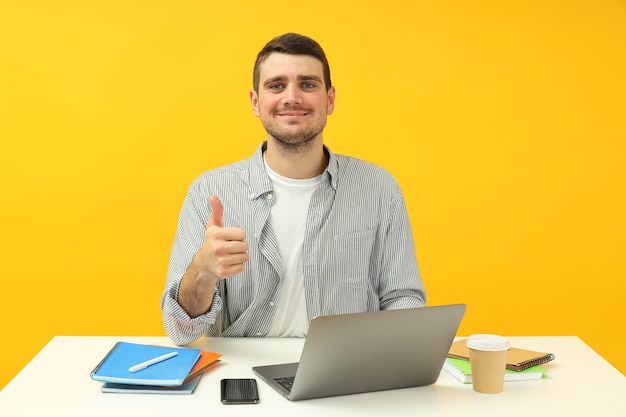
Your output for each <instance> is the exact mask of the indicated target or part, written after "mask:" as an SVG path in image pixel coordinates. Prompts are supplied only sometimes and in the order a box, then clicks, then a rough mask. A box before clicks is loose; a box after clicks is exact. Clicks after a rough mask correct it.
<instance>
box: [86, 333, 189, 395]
mask: <svg viewBox="0 0 626 417" xmlns="http://www.w3.org/2000/svg"><path fill="white" fill-rule="evenodd" d="M170 352H176V353H177V355H176V356H174V357H172V358H170V359H167V360H164V361H162V362H159V363H156V364H154V365H151V366H148V367H147V368H145V369H142V370H140V371H137V372H131V371H130V370H129V368H130V367H132V366H135V365H137V364H140V363H142V362H146V361H149V360H150V359H154V358H157V357H159V356H162V355H164V354H167V353H170ZM198 358H200V349H190V348H175V347H164V346H154V345H144V344H138V343H129V342H117V343H116V344H115V346H113V348H111V350H110V351H109V352H108V353H107V355H106V356H105V357H104V358H103V359H102V361H100V363H99V364H98V365H96V367H95V368H94V369H93V370H92V371H91V374H90V375H91V379H93V380H95V381H101V382H115V383H119V384H140V385H158V386H178V385H183V383H184V382H185V379H187V376H188V375H189V371H191V369H192V368H193V366H194V365H195V364H196V362H197V361H198Z"/></svg>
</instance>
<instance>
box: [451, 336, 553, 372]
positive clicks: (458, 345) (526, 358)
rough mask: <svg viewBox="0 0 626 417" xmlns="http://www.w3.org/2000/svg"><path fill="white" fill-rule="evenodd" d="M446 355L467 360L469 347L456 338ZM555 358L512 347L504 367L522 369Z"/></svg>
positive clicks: (547, 354)
mask: <svg viewBox="0 0 626 417" xmlns="http://www.w3.org/2000/svg"><path fill="white" fill-rule="evenodd" d="M448 356H449V357H451V358H457V359H464V360H469V349H468V347H467V345H466V340H465V339H463V340H457V341H456V342H454V343H452V346H450V351H449V352H448ZM554 359H555V356H554V354H553V353H544V352H535V351H532V350H526V349H520V348H515V347H512V348H510V349H509V354H508V356H507V358H506V369H510V370H512V371H523V370H524V369H528V368H530V367H532V366H536V365H543V364H544V363H548V362H550V361H552V360H554Z"/></svg>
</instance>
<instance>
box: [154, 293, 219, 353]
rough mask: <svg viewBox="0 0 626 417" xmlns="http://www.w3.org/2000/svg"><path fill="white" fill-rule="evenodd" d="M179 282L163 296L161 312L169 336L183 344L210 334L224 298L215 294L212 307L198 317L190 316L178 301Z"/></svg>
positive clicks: (175, 341) (177, 342)
mask: <svg viewBox="0 0 626 417" xmlns="http://www.w3.org/2000/svg"><path fill="white" fill-rule="evenodd" d="M178 288H179V284H177V283H174V284H173V285H172V287H171V288H169V289H168V290H166V291H165V292H164V293H163V295H162V297H161V312H162V316H163V325H164V327H165V331H166V332H167V335H168V336H169V338H170V339H171V340H172V341H173V342H174V343H176V344H177V345H179V346H183V345H186V344H189V343H191V342H193V341H194V340H197V339H198V338H200V337H202V336H203V335H205V334H208V333H209V331H210V329H211V327H212V326H213V325H214V324H215V322H216V317H217V314H218V313H219V311H220V310H221V309H222V300H221V297H220V296H219V295H218V294H214V300H213V302H212V303H211V309H210V310H209V311H208V312H207V313H206V314H202V315H200V316H197V317H194V318H192V317H190V316H189V315H188V314H187V312H186V311H185V310H184V309H183V307H182V306H181V305H180V304H179V303H178V301H177V293H178Z"/></svg>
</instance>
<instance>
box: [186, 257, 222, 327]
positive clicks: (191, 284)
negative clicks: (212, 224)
mask: <svg viewBox="0 0 626 417" xmlns="http://www.w3.org/2000/svg"><path fill="white" fill-rule="evenodd" d="M198 258H199V256H198V253H197V254H196V256H194V258H193V260H192V261H191V264H190V265H189V267H188V268H187V270H186V271H185V275H183V278H182V280H181V283H180V288H179V291H178V297H177V301H178V304H179V305H180V306H181V307H182V308H183V310H185V312H186V313H187V314H188V315H189V317H191V318H195V317H198V316H200V315H202V314H205V313H207V312H208V311H209V310H210V309H211V305H212V303H213V297H214V295H215V288H216V285H217V282H218V278H217V277H216V276H215V275H213V274H211V273H210V272H209V271H208V270H207V269H206V268H202V267H201V266H200V262H199V260H198Z"/></svg>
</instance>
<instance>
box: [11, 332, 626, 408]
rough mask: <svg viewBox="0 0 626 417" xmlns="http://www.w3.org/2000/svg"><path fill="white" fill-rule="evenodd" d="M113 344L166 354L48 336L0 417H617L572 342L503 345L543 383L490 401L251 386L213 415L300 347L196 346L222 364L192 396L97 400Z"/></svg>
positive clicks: (612, 381)
mask: <svg viewBox="0 0 626 417" xmlns="http://www.w3.org/2000/svg"><path fill="white" fill-rule="evenodd" d="M118 340H125V341H130V342H139V343H153V344H165V345H171V342H170V341H169V340H168V339H167V338H165V337H110V336H82V337H81V336H76V337H74V336H57V337H55V338H53V339H52V340H51V341H50V342H49V343H48V345H46V346H45V347H44V349H42V350H41V352H39V354H37V356H35V358H34V359H33V360H32V361H31V362H30V363H29V364H28V365H27V366H26V367H25V368H24V369H23V370H22V371H21V372H20V373H19V374H18V375H17V376H16V377H15V378H14V379H13V380H12V381H11V382H10V383H9V384H8V385H7V386H6V387H5V388H4V389H3V390H2V391H0V415H2V416H8V415H11V416H13V415H15V416H45V417H51V416H63V417H72V416H80V417H88V416H89V417H92V416H106V417H122V416H150V417H159V416H167V417H176V416H207V417H209V416H220V417H222V416H244V415H257V416H272V417H276V416H278V417H283V416H287V415H288V413H289V412H295V413H296V414H294V415H296V416H298V417H300V416H303V417H306V416H316V417H319V416H323V417H331V416H342V417H343V416H351V415H355V416H376V417H381V416H389V415H392V416H428V417H436V416H480V417H491V416H498V417H501V416H507V417H515V416H586V417H587V416H592V417H611V416H619V417H626V377H624V376H623V375H622V374H621V373H620V372H619V371H618V370H617V369H615V368H614V367H612V366H611V365H610V364H609V363H608V362H606V361H605V360H604V359H602V357H600V356H599V355H598V354H596V353H595V352H594V351H593V350H592V349H591V348H589V347H588V346H587V345H586V344H585V343H584V342H582V341H581V340H580V339H579V338H577V337H574V336H538V337H510V338H509V340H510V341H511V344H512V345H513V346H516V347H521V348H526V349H531V350H537V351H544V352H546V351H549V352H552V353H554V354H555V355H556V360H555V361H553V362H551V363H549V364H547V365H545V368H546V369H547V375H548V376H547V378H544V379H542V380H539V381H521V382H507V383H505V386H504V392H503V393H500V394H479V393H475V392H473V391H472V387H471V385H463V384H461V383H460V382H458V381H457V380H455V379H454V378H452V377H451V376H449V375H448V374H446V373H445V371H444V372H442V374H441V376H440V377H439V380H438V381H437V382H436V383H435V384H433V385H430V386H426V387H419V388H407V389H400V390H394V391H382V392H374V393H367V394H357V395H347V396H341V397H333V398H321V399H314V400H307V401H299V402H290V401H288V400H286V399H284V398H283V397H281V396H280V395H279V394H278V393H276V392H275V391H274V390H273V389H272V388H270V387H269V386H267V385H266V384H265V383H264V382H263V381H261V380H260V379H259V380H258V383H259V394H260V399H261V403H260V404H258V405H222V404H221V403H220V399H219V381H220V379H221V378H241V377H255V375H254V374H253V373H252V370H251V367H252V366H253V365H266V364H272V363H281V362H291V361H297V360H298V358H299V356H300V351H301V349H302V345H303V340H302V339H227V338H224V339H220V338H209V339H201V340H199V341H197V342H195V343H194V344H193V346H194V347H201V348H203V349H205V350H211V351H215V352H220V353H222V354H223V358H222V363H221V364H220V365H218V366H217V367H215V368H214V369H212V370H210V371H209V372H208V373H207V374H205V375H204V376H203V378H202V380H201V381H200V384H199V385H198V387H197V388H196V391H195V392H194V394H192V395H153V394H104V393H102V392H100V385H101V384H100V383H98V382H95V381H92V380H91V379H90V377H89V373H90V371H91V370H92V368H93V367H94V366H95V365H96V364H97V363H98V362H99V361H100V359H102V357H103V356H104V355H105V354H106V353H107V352H108V351H109V349H110V348H111V347H112V346H113V344H114V343H115V342H116V341H118ZM391 349H392V346H390V350H391ZM383 359H384V358H383Z"/></svg>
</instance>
